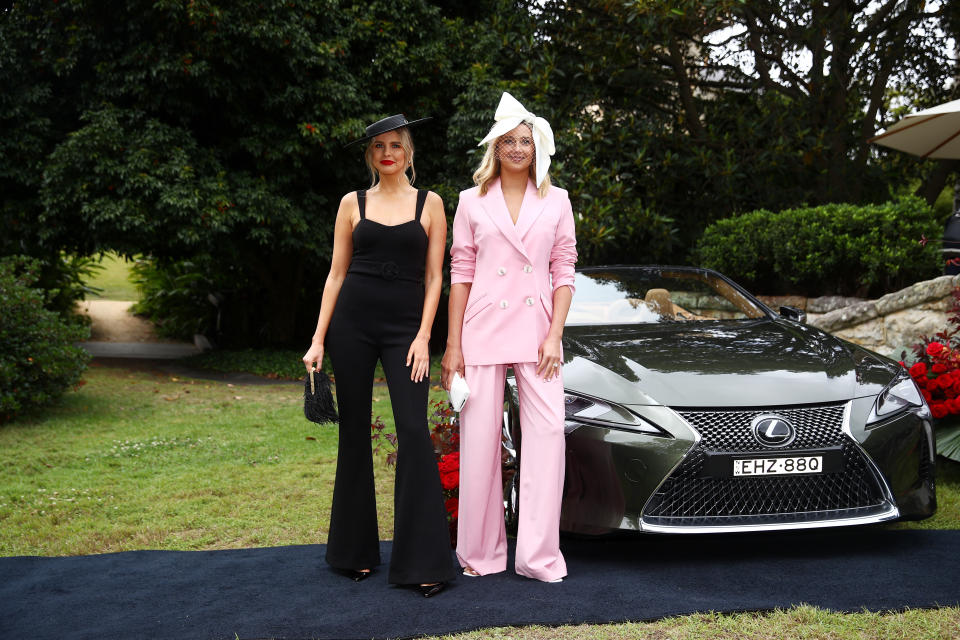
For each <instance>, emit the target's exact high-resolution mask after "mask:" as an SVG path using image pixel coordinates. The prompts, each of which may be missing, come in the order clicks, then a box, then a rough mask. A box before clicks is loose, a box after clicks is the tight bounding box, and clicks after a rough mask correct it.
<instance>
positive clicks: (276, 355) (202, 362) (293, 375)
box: [180, 344, 442, 382]
mask: <svg viewBox="0 0 960 640" xmlns="http://www.w3.org/2000/svg"><path fill="white" fill-rule="evenodd" d="M309 346H310V345H309V344H304V345H303V350H302V351H298V350H295V349H214V350H212V351H206V352H204V353H200V354H198V355H195V356H190V357H188V358H183V359H182V360H181V361H180V362H182V363H183V364H185V365H187V366H190V367H196V368H199V369H209V370H211V371H221V372H226V373H230V372H242V373H252V374H255V375H258V376H264V377H267V378H274V379H280V380H302V379H303V376H304V373H305V369H304V366H303V360H301V358H302V357H303V354H304V353H306V352H307V347H309ZM441 357H442V356H441V354H435V355H433V356H431V357H430V371H431V372H432V373H433V375H434V378H435V379H439V372H440V358H441ZM323 370H324V371H326V372H327V373H331V372H332V371H333V369H332V368H331V366H330V359H329V358H324V359H323ZM373 378H374V380H377V381H378V382H383V381H384V380H385V379H386V378H385V377H384V374H383V366H382V365H381V364H380V363H379V362H377V366H376V368H375V369H374V372H373Z"/></svg>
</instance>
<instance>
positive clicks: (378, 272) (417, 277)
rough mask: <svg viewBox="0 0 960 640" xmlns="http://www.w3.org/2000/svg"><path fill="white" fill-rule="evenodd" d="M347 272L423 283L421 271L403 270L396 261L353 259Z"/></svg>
mask: <svg viewBox="0 0 960 640" xmlns="http://www.w3.org/2000/svg"><path fill="white" fill-rule="evenodd" d="M347 273H359V274H362V275H365V276H375V277H377V278H383V279H384V280H405V281H407V282H416V283H418V284H421V283H423V272H422V271H420V272H419V273H416V272H414V271H412V270H409V271H404V270H402V269H401V268H400V265H398V264H397V263H396V262H389V261H388V262H373V261H369V260H353V261H352V262H351V263H350V268H349V269H347Z"/></svg>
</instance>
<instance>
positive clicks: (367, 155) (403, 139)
mask: <svg viewBox="0 0 960 640" xmlns="http://www.w3.org/2000/svg"><path fill="white" fill-rule="evenodd" d="M394 131H396V132H397V133H398V134H400V146H401V147H403V155H404V156H405V158H406V160H407V162H409V163H410V165H409V166H410V177H409V180H410V184H413V182H414V181H415V180H416V179H417V170H416V169H415V168H414V166H413V136H411V135H410V129H408V128H407V127H400V128H399V129H394ZM384 133H386V132H384ZM375 140H376V138H371V140H370V142H369V143H368V144H367V150H366V151H364V152H363V160H364V162H366V163H367V169H370V187H371V188H372V187H374V186H375V185H376V184H377V182H379V181H380V172H379V171H377V168H376V167H375V166H373V143H374V141H375ZM403 173H404V175H406V173H407V170H406V169H404V170H403Z"/></svg>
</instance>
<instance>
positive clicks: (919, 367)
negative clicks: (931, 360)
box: [910, 343, 940, 380]
mask: <svg viewBox="0 0 960 640" xmlns="http://www.w3.org/2000/svg"><path fill="white" fill-rule="evenodd" d="M937 344H940V343H937ZM910 377H911V378H913V379H914V380H917V379H920V378H926V377H927V363H926V362H917V363H915V364H914V365H913V366H912V367H910Z"/></svg>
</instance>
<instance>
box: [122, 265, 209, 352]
mask: <svg viewBox="0 0 960 640" xmlns="http://www.w3.org/2000/svg"><path fill="white" fill-rule="evenodd" d="M130 271H131V278H130V279H131V281H132V282H133V284H134V285H135V286H136V287H137V291H138V292H139V293H140V301H139V302H137V303H136V304H135V305H133V312H134V313H136V314H138V315H142V316H145V317H146V318H148V319H149V320H151V321H152V322H153V323H154V324H155V325H156V327H157V334H158V335H160V336H162V337H164V338H174V339H178V340H193V336H194V334H197V333H203V334H211V337H214V336H213V335H212V333H213V329H214V327H215V326H216V324H217V318H216V314H217V310H216V307H214V306H213V304H211V302H210V300H209V299H208V296H209V295H210V294H211V292H212V291H213V284H212V282H211V281H210V278H209V274H208V272H207V270H206V269H205V268H204V267H203V266H201V265H198V264H197V263H195V262H193V261H190V260H183V261H180V262H172V263H169V264H160V263H158V262H156V261H154V260H151V259H140V260H137V261H136V262H135V263H134V264H133V267H132V268H131V270H130Z"/></svg>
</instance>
